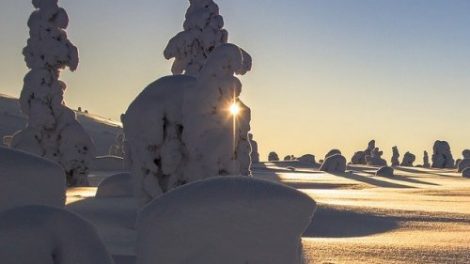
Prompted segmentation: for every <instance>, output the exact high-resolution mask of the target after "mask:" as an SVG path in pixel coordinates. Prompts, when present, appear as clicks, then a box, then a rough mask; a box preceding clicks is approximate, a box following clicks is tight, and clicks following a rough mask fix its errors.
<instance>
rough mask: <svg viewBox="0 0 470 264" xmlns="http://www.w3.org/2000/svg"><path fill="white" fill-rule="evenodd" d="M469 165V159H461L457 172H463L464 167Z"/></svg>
mask: <svg viewBox="0 0 470 264" xmlns="http://www.w3.org/2000/svg"><path fill="white" fill-rule="evenodd" d="M469 167H470V159H463V160H461V161H460V162H459V166H458V169H459V172H463V171H464V170H465V169H466V168H469Z"/></svg>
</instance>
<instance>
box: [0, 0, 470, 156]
mask: <svg viewBox="0 0 470 264" xmlns="http://www.w3.org/2000/svg"><path fill="white" fill-rule="evenodd" d="M59 2H60V5H61V6H63V7H64V8H65V9H66V10H67V12H68V13H69V16H70V19H71V20H70V26H69V28H68V30H67V31H68V34H69V38H70V39H71V41H72V42H73V43H74V44H75V45H76V46H78V48H79V49H80V59H81V64H80V66H79V69H78V70H77V71H76V72H74V73H70V72H69V71H64V73H63V76H62V79H63V80H64V81H65V82H66V83H67V84H68V90H67V93H66V97H65V99H66V101H67V103H68V105H69V106H70V107H72V108H77V107H78V106H82V107H83V108H84V109H88V110H90V111H91V112H93V113H97V114H99V115H102V116H105V117H110V118H113V119H118V118H119V116H120V114H121V113H123V112H124V111H125V110H126V108H127V106H128V105H129V104H130V103H131V101H132V100H133V99H134V98H135V97H136V95H137V94H138V93H139V92H140V91H142V89H143V88H145V86H146V85H147V84H149V83H151V82H153V81H154V80H156V79H157V78H160V77H163V76H165V75H169V74H170V67H171V62H170V61H166V60H165V59H164V58H163V55H162V53H163V49H164V47H165V45H166V44H167V42H168V40H169V39H170V38H171V37H172V36H174V35H175V34H176V33H178V32H179V31H181V30H182V21H183V19H184V13H185V11H186V8H187V6H188V2H187V1H186V0H184V1H183V0H181V1H175V0H162V1H152V0H138V1H128V0H126V1H125V0H116V1H114V2H113V4H109V1H106V0H94V1H92V0H81V1H72V0H62V1H59ZM216 2H217V3H218V4H219V6H220V10H221V14H222V16H223V17H224V19H225V22H226V29H227V30H228V31H229V34H230V37H229V40H230V42H232V43H235V44H237V45H239V46H240V47H242V48H243V49H245V50H246V51H248V52H249V53H250V54H251V55H252V57H253V63H254V67H253V70H252V71H251V72H249V73H248V74H247V75H246V76H243V77H241V79H242V82H243V85H244V87H243V93H242V99H243V100H244V102H245V103H246V104H247V105H248V106H250V107H251V109H252V122H251V124H252V131H253V133H254V137H255V139H256V140H257V141H258V143H259V146H260V154H261V158H262V159H266V157H267V154H268V152H269V151H271V150H275V151H277V152H278V154H279V155H280V157H281V158H283V157H284V156H285V155H288V154H294V155H296V156H300V155H302V154H306V153H312V154H315V155H316V156H317V160H319V159H322V158H323V156H324V154H325V153H326V152H327V151H328V150H330V149H332V148H339V149H341V150H342V151H343V153H344V154H345V155H346V156H347V158H348V160H349V158H350V157H351V155H352V154H353V153H354V152H355V151H357V150H363V149H364V148H365V147H366V146H367V143H368V142H369V140H371V139H375V140H376V141H377V146H379V147H380V148H381V149H382V150H383V151H384V152H385V156H386V158H387V160H389V157H390V155H391V148H392V146H394V145H397V146H398V147H399V150H400V152H401V154H402V156H403V154H404V153H405V152H406V151H411V152H412V153H414V154H416V155H417V162H416V164H419V163H422V152H423V151H424V150H428V151H429V152H430V153H431V152H432V144H433V142H434V141H435V140H436V139H441V140H447V141H449V143H450V144H451V147H452V149H453V152H454V156H455V157H456V158H459V157H460V156H461V151H462V150H463V149H464V148H467V147H468V148H470V137H469V134H470V123H469V122H467V120H468V117H469V116H470V107H468V102H467V98H469V96H470V89H468V88H469V86H470V31H469V30H468V25H470V16H468V13H469V12H470V2H468V1H460V0H456V1H452V2H449V1H438V0H428V1H424V0H414V1H405V0H383V1H371V0H361V1H346V0H342V1H341V0H329V1H326V0H323V1H316V0H311V1H308V0H294V1H268V0H258V1H248V0H240V1H230V0H220V1H216ZM352 2H354V3H352ZM32 10H33V8H32V5H31V4H30V1H26V0H25V1H18V0H4V1H1V2H0V34H2V36H3V37H2V38H1V39H0V47H1V49H0V56H1V58H2V60H0V93H6V94H10V95H19V93H20V90H21V87H22V79H23V76H24V74H25V73H26V72H27V69H26V66H25V64H24V61H23V57H22V55H21V49H22V47H24V45H25V43H26V39H27V37H28V31H27V27H26V21H27V19H28V16H29V15H30V13H31V11H32Z"/></svg>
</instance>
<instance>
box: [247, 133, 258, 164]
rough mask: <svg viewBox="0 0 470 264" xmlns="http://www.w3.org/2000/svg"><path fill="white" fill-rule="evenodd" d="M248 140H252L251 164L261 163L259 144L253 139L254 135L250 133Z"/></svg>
mask: <svg viewBox="0 0 470 264" xmlns="http://www.w3.org/2000/svg"><path fill="white" fill-rule="evenodd" d="M248 139H249V140H250V145H251V154H250V157H251V163H252V164H255V163H259V152H258V142H256V140H254V139H253V134H251V133H249V134H248Z"/></svg>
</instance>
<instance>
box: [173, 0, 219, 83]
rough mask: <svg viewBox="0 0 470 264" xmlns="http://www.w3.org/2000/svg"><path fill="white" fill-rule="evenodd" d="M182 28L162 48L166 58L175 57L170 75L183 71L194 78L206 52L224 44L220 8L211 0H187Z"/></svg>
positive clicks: (198, 71)
mask: <svg viewBox="0 0 470 264" xmlns="http://www.w3.org/2000/svg"><path fill="white" fill-rule="evenodd" d="M189 3H190V5H189V8H188V10H187V11H186V19H185V21H184V25H183V28H184V31H182V32H180V33H178V34H177V35H176V36H175V37H173V38H172V39H171V40H170V41H169V43H168V45H167V47H166V48H165V51H164V56H165V58H166V59H172V58H174V59H175V60H174V62H173V67H172V69H171V71H172V72H173V74H182V73H185V74H186V75H189V76H194V77H197V76H198V75H199V73H200V72H201V71H202V68H203V67H204V65H205V64H206V60H207V59H208V58H209V54H210V53H211V52H212V51H213V50H214V49H215V48H217V47H218V46H219V45H221V44H224V43H227V39H228V32H227V31H226V30H225V29H223V27H224V20H223V18H222V16H220V15H219V7H218V6H217V4H216V3H214V2H213V1H212V0H189Z"/></svg>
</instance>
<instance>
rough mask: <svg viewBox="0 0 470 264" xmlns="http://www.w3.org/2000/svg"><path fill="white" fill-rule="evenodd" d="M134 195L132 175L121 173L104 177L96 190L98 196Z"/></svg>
mask: <svg viewBox="0 0 470 264" xmlns="http://www.w3.org/2000/svg"><path fill="white" fill-rule="evenodd" d="M133 195H134V188H133V183H132V176H131V174H130V173H120V174H116V175H112V176H109V177H108V178H106V179H104V180H103V181H102V182H101V183H100V184H99V185H98V190H97V191H96V195H95V197H96V198H112V197H131V196H133Z"/></svg>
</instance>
